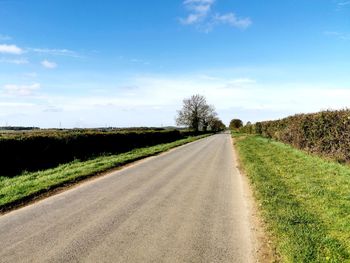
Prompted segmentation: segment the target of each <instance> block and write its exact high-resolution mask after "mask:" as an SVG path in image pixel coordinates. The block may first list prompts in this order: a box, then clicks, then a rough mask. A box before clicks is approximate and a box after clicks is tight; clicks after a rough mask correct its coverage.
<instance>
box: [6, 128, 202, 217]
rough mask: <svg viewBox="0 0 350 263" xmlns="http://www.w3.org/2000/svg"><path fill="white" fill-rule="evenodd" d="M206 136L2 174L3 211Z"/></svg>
mask: <svg viewBox="0 0 350 263" xmlns="http://www.w3.org/2000/svg"><path fill="white" fill-rule="evenodd" d="M206 136H208V135H201V136H196V137H188V138H186V139H182V140H178V141H175V142H171V143H166V144H160V145H156V146H152V147H147V148H140V149H135V150H133V151H130V152H127V153H122V154H118V155H111V156H101V157H98V158H95V159H91V160H88V161H83V162H81V161H78V160H76V161H74V162H71V163H68V164H63V165H60V166H58V167H56V168H53V169H48V170H44V171H39V172H31V173H23V174H22V175H19V176H16V177H13V178H7V177H0V211H6V210H8V209H10V208H11V207H12V206H16V205H18V204H21V203H23V202H26V201H28V200H29V199H32V198H33V197H35V196H38V195H40V194H43V193H45V192H48V191H50V190H53V189H55V188H57V187H60V186H63V185H65V184H70V183H73V182H76V181H80V180H82V179H84V178H87V177H91V176H93V175H96V174H99V173H102V172H105V171H107V170H109V169H112V168H116V167H118V166H121V165H123V164H127V163H130V162H132V161H135V160H139V159H142V158H145V157H148V156H152V155H156V154H159V153H161V152H164V151H167V150H169V149H171V148H174V147H177V146H180V145H183V144H186V143H189V142H193V141H195V140H198V139H201V138H204V137H206Z"/></svg>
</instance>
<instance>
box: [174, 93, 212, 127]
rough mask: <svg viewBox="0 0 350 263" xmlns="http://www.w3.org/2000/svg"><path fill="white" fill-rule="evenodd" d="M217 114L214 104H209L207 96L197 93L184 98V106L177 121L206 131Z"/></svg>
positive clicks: (179, 123) (178, 123)
mask: <svg viewBox="0 0 350 263" xmlns="http://www.w3.org/2000/svg"><path fill="white" fill-rule="evenodd" d="M216 115H217V114H216V112H215V109H214V106H211V105H208V104H207V101H206V99H205V97H204V96H202V95H199V94H197V95H193V96H192V97H191V98H188V99H184V100H183V106H182V109H181V110H180V111H178V116H177V118H176V123H177V125H184V126H187V127H189V128H191V129H193V130H194V131H199V130H204V131H205V130H207V128H208V126H209V124H210V121H211V120H212V119H214V118H215V117H216Z"/></svg>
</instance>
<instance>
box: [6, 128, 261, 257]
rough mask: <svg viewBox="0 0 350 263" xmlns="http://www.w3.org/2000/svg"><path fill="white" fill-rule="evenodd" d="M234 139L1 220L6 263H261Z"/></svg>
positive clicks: (162, 159) (164, 158)
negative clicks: (254, 245) (254, 244)
mask: <svg viewBox="0 0 350 263" xmlns="http://www.w3.org/2000/svg"><path fill="white" fill-rule="evenodd" d="M248 217H249V211H248V208H247V205H246V200H245V197H244V188H243V187H242V178H241V175H240V174H239V172H238V170H237V169H236V166H235V163H234V158H233V151H232V141H231V138H230V135H228V134H218V135H214V136H211V137H208V138H205V139H202V140H199V141H196V142H194V143H191V144H188V145H185V146H182V147H179V148H177V149H174V150H172V151H170V152H167V153H164V154H161V155H159V156H156V157H151V158H148V159H146V160H144V161H140V162H138V163H136V164H135V165H131V166H129V167H126V168H124V169H122V170H120V171H116V172H112V173H110V174H108V175H106V176H103V177H99V178H97V179H94V180H92V181H88V182H85V183H82V184H80V185H78V186H77V187H74V188H73V189H70V190H68V191H66V192H63V193H60V194H58V195H55V196H52V197H49V198H47V199H45V200H42V201H40V202H37V203H35V204H32V205H30V206H27V207H24V208H22V209H19V210H17V211H13V212H11V213H8V214H6V215H3V216H0V242H1V243H0V262H245V263H246V262H255V259H254V253H253V251H254V248H253V245H252V243H253V242H252V233H251V228H252V227H251V226H250V224H249V218H248Z"/></svg>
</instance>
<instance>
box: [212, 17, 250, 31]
mask: <svg viewBox="0 0 350 263" xmlns="http://www.w3.org/2000/svg"><path fill="white" fill-rule="evenodd" d="M213 22H214V23H222V24H228V25H230V26H232V27H237V28H240V29H246V28H248V27H249V26H251V24H252V20H251V19H250V18H248V17H246V18H239V17H237V16H236V15H235V14H234V13H227V14H223V15H220V14H216V15H215V16H214V17H213Z"/></svg>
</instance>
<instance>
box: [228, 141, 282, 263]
mask: <svg viewBox="0 0 350 263" xmlns="http://www.w3.org/2000/svg"><path fill="white" fill-rule="evenodd" d="M230 138H231V142H232V151H233V158H234V160H233V161H234V163H235V165H236V168H237V169H238V171H239V175H240V176H241V179H242V180H241V181H242V185H243V191H244V192H243V193H244V197H245V200H246V205H247V210H248V219H249V225H250V230H251V241H252V247H253V251H252V254H253V257H254V259H255V262H259V263H271V262H278V260H277V257H276V252H275V248H274V247H273V242H272V240H271V237H270V236H269V234H268V231H267V225H266V222H265V221H264V219H263V217H262V215H261V209H260V208H259V204H258V201H257V200H256V198H255V195H254V189H253V187H252V185H251V182H250V179H249V178H248V176H247V174H246V173H245V171H244V169H243V166H242V163H241V161H240V158H239V154H238V152H237V150H236V146H235V139H234V138H232V136H231V135H230Z"/></svg>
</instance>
